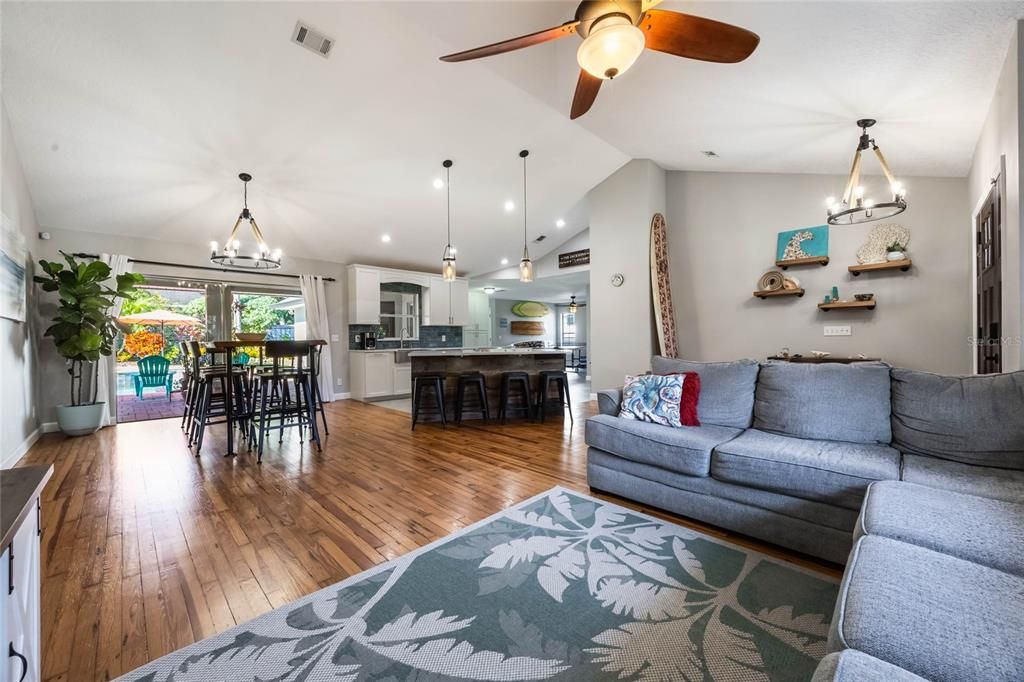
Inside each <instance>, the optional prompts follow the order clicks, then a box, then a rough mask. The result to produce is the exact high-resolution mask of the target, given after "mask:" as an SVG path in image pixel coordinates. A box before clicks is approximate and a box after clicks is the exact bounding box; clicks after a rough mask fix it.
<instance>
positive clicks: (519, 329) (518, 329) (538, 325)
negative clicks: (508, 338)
mask: <svg viewBox="0 0 1024 682" xmlns="http://www.w3.org/2000/svg"><path fill="white" fill-rule="evenodd" d="M509 327H510V328H509V332H510V333H511V334H512V335H513V336H543V334H544V323H543V322H523V321H522V320H513V321H512V322H511V323H509Z"/></svg>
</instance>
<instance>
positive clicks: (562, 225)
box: [555, 218, 565, 230]
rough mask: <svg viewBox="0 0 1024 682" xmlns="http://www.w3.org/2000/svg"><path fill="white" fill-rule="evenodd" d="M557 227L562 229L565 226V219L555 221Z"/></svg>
mask: <svg viewBox="0 0 1024 682" xmlns="http://www.w3.org/2000/svg"><path fill="white" fill-rule="evenodd" d="M555 227H557V228H558V229H559V230H561V229H562V228H563V227H565V221H564V220H562V219H561V218H559V219H558V220H556V221H555Z"/></svg>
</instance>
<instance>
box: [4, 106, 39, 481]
mask: <svg viewBox="0 0 1024 682" xmlns="http://www.w3.org/2000/svg"><path fill="white" fill-rule="evenodd" d="M0 164H2V173H3V175H2V177H0V180H2V185H3V189H2V194H0V211H2V212H3V215H4V216H6V217H7V219H8V220H10V221H11V222H13V223H14V225H16V226H18V227H20V228H21V232H22V234H24V235H25V245H26V247H27V249H28V258H27V263H26V265H28V266H29V267H28V271H27V272H26V277H27V278H28V304H27V307H26V312H25V317H26V321H25V322H16V321H14V320H8V319H6V318H0V338H3V348H0V404H2V405H3V407H2V408H0V468H6V467H10V466H13V465H14V463H15V462H16V461H17V460H18V459H19V458H20V457H21V456H22V455H24V454H25V452H26V451H27V450H28V448H29V447H30V446H31V445H32V443H33V442H35V439H36V438H37V437H38V435H39V432H38V430H37V426H38V424H37V419H36V397H37V395H38V383H37V372H36V367H37V364H38V344H37V341H36V338H37V335H38V333H39V332H38V322H39V316H38V313H37V311H36V302H35V295H34V287H33V286H32V283H31V282H32V276H33V274H34V268H33V266H32V264H33V263H34V262H35V257H36V252H37V249H36V231H37V230H38V228H37V226H36V217H35V212H34V210H33V208H32V198H31V196H30V195H29V192H28V186H27V185H26V183H25V174H24V171H23V170H22V167H21V162H20V161H19V159H18V151H17V149H15V147H14V138H13V137H12V135H11V128H10V124H9V123H8V121H7V110H6V109H5V108H4V105H3V102H2V100H0Z"/></svg>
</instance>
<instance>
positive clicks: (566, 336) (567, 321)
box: [558, 313, 576, 346]
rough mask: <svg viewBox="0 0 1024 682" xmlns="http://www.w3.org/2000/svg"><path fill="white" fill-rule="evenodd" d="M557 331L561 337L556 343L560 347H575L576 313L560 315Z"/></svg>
mask: <svg viewBox="0 0 1024 682" xmlns="http://www.w3.org/2000/svg"><path fill="white" fill-rule="evenodd" d="M559 329H560V330H561V336H562V338H561V339H560V340H559V342H558V344H559V345H560V346H574V345H576V313H562V320H561V324H560V325H559Z"/></svg>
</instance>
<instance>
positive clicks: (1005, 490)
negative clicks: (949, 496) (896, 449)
mask: <svg viewBox="0 0 1024 682" xmlns="http://www.w3.org/2000/svg"><path fill="white" fill-rule="evenodd" d="M900 478H901V479H902V480H904V481H907V482H908V483H920V484H921V485H927V486H930V487H932V488H942V489H943V490H952V491H955V492H960V493H966V494H968V495H978V496H980V497H991V498H992V499H995V500H1006V501H1008V502H1018V503H1022V504H1024V471H1017V470H1016V469H994V468H992V467H979V466H973V465H971V464H960V463H959V462H950V461H947V460H944V459H936V458H934V457H921V456H920V455H903V469H902V472H901V475H900Z"/></svg>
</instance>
